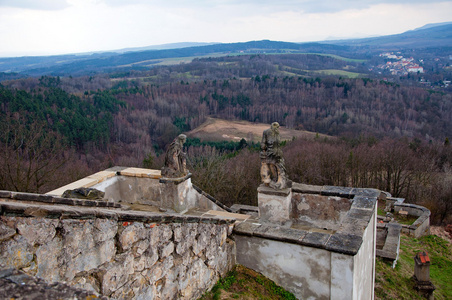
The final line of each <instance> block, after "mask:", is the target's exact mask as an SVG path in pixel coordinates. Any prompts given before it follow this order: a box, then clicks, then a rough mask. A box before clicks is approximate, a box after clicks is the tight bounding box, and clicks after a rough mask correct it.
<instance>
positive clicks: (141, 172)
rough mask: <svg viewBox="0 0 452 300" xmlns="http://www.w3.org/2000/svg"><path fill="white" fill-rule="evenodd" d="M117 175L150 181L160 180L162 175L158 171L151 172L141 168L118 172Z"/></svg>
mask: <svg viewBox="0 0 452 300" xmlns="http://www.w3.org/2000/svg"><path fill="white" fill-rule="evenodd" d="M118 173H119V175H123V176H130V177H143V178H151V179H160V178H161V177H162V173H161V171H160V170H151V169H143V168H127V169H124V170H121V171H119V172H118Z"/></svg>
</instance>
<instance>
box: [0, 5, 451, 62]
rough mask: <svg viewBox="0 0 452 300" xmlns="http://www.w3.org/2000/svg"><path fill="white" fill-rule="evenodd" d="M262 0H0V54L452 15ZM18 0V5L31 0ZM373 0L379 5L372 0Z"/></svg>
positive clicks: (341, 30) (377, 25) (371, 27)
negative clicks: (37, 6) (32, 6)
mask: <svg viewBox="0 0 452 300" xmlns="http://www.w3.org/2000/svg"><path fill="white" fill-rule="evenodd" d="M11 1H12V0H11ZM261 1H264V2H261ZM261 1H259V4H257V1H254V0H253V1H251V0H243V1H239V0H232V1H231V0H230V1H226V0H213V1H208V0H193V1H190V2H189V1H182V0H175V1H174V0H173V1H165V2H163V1H152V0H150V1H144V0H127V1H122V0H67V1H56V0H54V1H52V0H46V1H42V2H41V3H47V5H42V6H41V8H43V7H53V8H56V7H62V6H61V4H64V5H66V6H65V7H64V8H60V9H59V10H50V9H48V10H43V9H41V10H31V9H23V8H20V7H6V6H5V3H6V2H8V1H5V0H0V7H1V6H2V5H3V8H2V9H0V40H1V41H2V42H1V43H0V56H4V55H11V53H16V55H23V54H37V53H39V54H41V53H45V54H55V53H76V52H88V51H96V50H112V49H121V48H128V47H141V46H149V45H158V44H164V43H174V42H186V41H190V42H239V41H249V40H260V39H271V40H279V41H292V42H306V41H319V40H324V39H328V38H331V37H364V36H375V35H386V34H395V33H400V32H403V31H406V30H410V29H414V28H416V27H420V26H423V25H425V24H427V23H438V22H446V21H451V20H452V17H451V16H452V14H451V12H452V2H450V1H446V2H429V3H417V2H419V1H410V4H405V3H404V2H407V1H396V2H397V3H399V4H389V3H383V2H385V1H377V0H368V1H363V2H362V3H361V2H359V3H361V4H359V5H360V6H359V7H358V6H356V5H354V7H351V6H352V4H356V3H357V2H358V1H349V0H344V1H339V0H337V1H332V0H327V1H319V2H321V3H320V4H321V5H324V6H327V4H328V5H329V6H330V7H329V9H328V10H327V11H322V12H314V11H315V10H320V8H321V7H320V6H318V5H317V4H316V3H318V2H317V1H312V0H281V1H279V2H276V1H270V0H261ZM18 2H20V3H22V4H23V5H24V4H25V3H31V2H32V1H25V0H20V1H18ZM33 2H34V1H33ZM36 2H40V1H36ZM375 2H378V3H383V4H372V3H375ZM52 3H53V4H54V6H52V5H51V4H52ZM334 3H340V5H339V4H334ZM57 4H59V5H60V6H58V5H57ZM320 4H319V5H320ZM330 4H331V5H330ZM341 5H342V7H339V6H341Z"/></svg>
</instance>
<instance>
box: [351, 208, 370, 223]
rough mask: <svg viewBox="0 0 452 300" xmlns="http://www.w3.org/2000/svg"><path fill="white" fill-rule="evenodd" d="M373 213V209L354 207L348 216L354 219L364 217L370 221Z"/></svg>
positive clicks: (363, 218)
mask: <svg viewBox="0 0 452 300" xmlns="http://www.w3.org/2000/svg"><path fill="white" fill-rule="evenodd" d="M373 214H374V212H373V211H372V210H367V209H357V208H352V209H350V210H349V211H348V213H347V217H348V218H354V219H362V220H366V221H367V222H369V221H370V218H371V217H372V215H373Z"/></svg>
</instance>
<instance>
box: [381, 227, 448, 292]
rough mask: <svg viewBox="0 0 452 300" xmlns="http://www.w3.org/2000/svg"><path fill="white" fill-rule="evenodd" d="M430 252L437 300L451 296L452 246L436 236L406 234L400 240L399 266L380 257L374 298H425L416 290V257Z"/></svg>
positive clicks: (432, 278)
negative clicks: (411, 235) (414, 275)
mask: <svg viewBox="0 0 452 300" xmlns="http://www.w3.org/2000/svg"><path fill="white" fill-rule="evenodd" d="M420 251H427V252H428V253H429V257H430V261H431V265H430V279H431V281H432V283H433V284H434V285H435V287H436V290H435V292H434V296H435V299H452V285H451V282H452V246H451V245H450V244H449V243H448V242H447V241H445V240H443V239H441V238H440V237H438V236H436V235H428V236H425V237H422V238H419V239H416V238H411V237H408V236H405V235H402V236H401V239H400V254H399V260H398V262H397V265H396V267H395V268H394V269H393V268H392V263H391V262H387V261H385V260H383V259H381V258H379V257H377V261H376V274H375V299H407V300H408V299H425V298H423V297H421V296H419V295H418V293H417V292H416V290H415V289H414V280H413V279H412V276H413V274H414V259H413V258H414V256H415V255H416V254H417V253H418V252H420Z"/></svg>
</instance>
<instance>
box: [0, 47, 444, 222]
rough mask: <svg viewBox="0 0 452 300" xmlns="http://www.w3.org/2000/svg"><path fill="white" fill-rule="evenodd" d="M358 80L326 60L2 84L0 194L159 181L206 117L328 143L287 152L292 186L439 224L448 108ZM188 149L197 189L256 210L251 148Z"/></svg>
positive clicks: (219, 63) (387, 84) (437, 97)
mask: <svg viewBox="0 0 452 300" xmlns="http://www.w3.org/2000/svg"><path fill="white" fill-rule="evenodd" d="M366 70H367V69H366V67H365V66H364V65H363V61H362V60H353V59H346V58H343V57H337V56H334V55H313V54H286V55H241V56H228V57H218V58H203V59H195V60H194V61H193V62H192V63H187V64H179V65H174V66H161V67H155V68H152V69H147V70H142V71H136V70H135V71H130V70H126V71H124V72H115V73H110V74H97V75H95V74H93V75H92V76H83V77H76V76H74V77H72V76H69V77H50V76H43V77H38V78H32V77H29V78H23V79H11V80H6V81H3V82H2V84H1V85H0V103H1V104H0V125H1V132H2V135H1V137H0V147H1V149H0V150H1V151H2V153H5V155H3V156H2V158H1V162H0V170H1V174H0V189H9V190H21V191H33V192H45V191H47V190H50V189H52V188H54V187H56V186H61V185H62V184H63V183H67V182H70V181H73V180H76V179H78V178H79V177H80V176H85V175H87V174H89V173H93V172H96V171H99V170H101V169H103V168H107V167H110V166H113V165H128V166H145V167H151V168H159V167H161V163H162V156H161V155H160V154H161V153H163V151H164V148H165V146H166V145H167V144H169V143H170V142H171V141H172V139H174V137H175V136H177V134H179V133H181V132H187V131H189V130H191V129H194V128H196V127H198V126H199V125H201V124H202V123H203V122H204V121H205V120H206V119H207V117H216V118H222V119H226V120H245V121H250V122H260V123H271V122H274V121H277V122H279V123H280V124H281V125H282V126H285V127H287V128H291V129H304V130H309V131H312V132H317V133H319V134H328V135H330V136H334V137H338V138H335V139H330V140H328V139H327V140H324V139H323V138H320V137H319V138H318V139H315V140H314V141H312V140H300V139H297V140H295V141H292V142H288V143H287V145H286V147H285V149H284V153H285V156H286V161H287V164H288V172H289V174H290V176H291V178H293V179H294V180H295V181H299V182H306V183H311V184H330V185H348V186H359V187H376V188H380V189H383V190H386V191H389V192H391V193H392V194H393V195H394V196H400V197H407V201H409V202H410V201H412V202H417V203H423V204H426V205H428V206H429V207H430V208H432V211H434V212H435V220H436V221H437V222H443V221H445V220H446V218H447V216H446V215H441V213H442V212H443V211H449V212H450V211H452V204H451V202H452V201H450V197H452V190H451V188H450V187H451V186H452V185H451V170H452V167H451V166H452V151H451V146H449V139H450V138H451V132H452V94H451V93H450V92H448V91H447V89H435V90H433V89H426V88H422V87H419V86H417V85H411V84H406V83H405V81H404V79H403V78H402V79H400V80H391V81H388V80H384V79H383V77H381V78H379V77H378V76H367V75H364V73H365V72H367V71H366ZM369 77H370V78H369ZM187 145H191V146H189V147H187V152H188V157H189V163H190V168H191V170H193V173H194V177H193V181H194V182H195V183H196V184H198V185H200V186H201V187H202V188H203V189H205V190H206V191H207V192H208V193H211V194H212V195H213V196H215V197H217V198H218V199H220V200H222V201H224V202H226V204H227V205H231V204H232V203H233V202H235V201H241V202H243V203H247V204H255V201H256V188H257V185H258V184H259V173H258V166H259V161H258V154H257V152H256V151H257V149H258V148H259V145H252V144H251V143H250V142H246V141H242V142H241V143H239V142H237V143H236V144H234V143H232V144H229V145H228V146H222V145H221V144H210V145H208V144H206V143H202V141H189V143H187ZM53 175H55V176H53ZM432 199H435V201H436V202H435V201H434V202H432ZM448 199H449V200H448Z"/></svg>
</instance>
